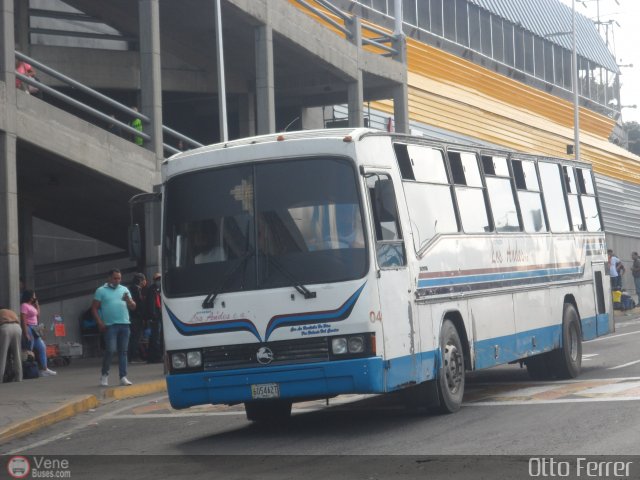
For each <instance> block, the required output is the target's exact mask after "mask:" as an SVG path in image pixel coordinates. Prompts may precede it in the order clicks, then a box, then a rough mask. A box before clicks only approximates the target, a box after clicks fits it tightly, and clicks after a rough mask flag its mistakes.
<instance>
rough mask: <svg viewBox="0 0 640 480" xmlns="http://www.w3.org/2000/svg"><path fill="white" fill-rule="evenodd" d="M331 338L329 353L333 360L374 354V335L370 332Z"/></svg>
mask: <svg viewBox="0 0 640 480" xmlns="http://www.w3.org/2000/svg"><path fill="white" fill-rule="evenodd" d="M330 338H331V351H330V355H331V356H332V357H333V360H346V359H349V358H362V357H367V356H374V355H375V354H376V335H375V333H373V332H370V333H355V334H353V335H344V336H339V337H330Z"/></svg>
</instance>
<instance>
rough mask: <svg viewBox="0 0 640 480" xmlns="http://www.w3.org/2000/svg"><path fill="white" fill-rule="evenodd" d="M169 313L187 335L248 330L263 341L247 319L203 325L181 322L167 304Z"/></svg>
mask: <svg viewBox="0 0 640 480" xmlns="http://www.w3.org/2000/svg"><path fill="white" fill-rule="evenodd" d="M165 308H166V310H167V313H168V314H169V319H170V320H171V323H173V326H174V327H175V328H176V330H177V331H178V332H179V333H180V334H182V335H186V336H190V335H206V334H209V333H221V332H240V331H247V332H250V333H252V334H253V335H254V336H255V337H256V338H257V339H258V341H260V342H261V341H262V338H260V334H259V333H258V330H257V328H256V326H255V325H254V324H253V323H252V322H251V321H250V320H247V319H239V320H231V321H224V322H218V323H207V324H202V325H197V324H196V325H190V324H187V323H183V322H181V321H180V320H179V319H178V317H177V316H176V315H175V314H174V313H173V312H172V311H171V310H169V308H168V307H167V306H166V305H165Z"/></svg>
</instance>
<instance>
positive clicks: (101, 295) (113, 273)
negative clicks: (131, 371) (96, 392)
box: [91, 269, 136, 387]
mask: <svg viewBox="0 0 640 480" xmlns="http://www.w3.org/2000/svg"><path fill="white" fill-rule="evenodd" d="M121 282H122V274H121V273H120V270H118V269H113V270H110V271H109V278H108V280H107V283H105V284H104V285H103V286H101V287H99V288H98V289H97V290H96V293H95V294H94V296H93V303H92V304H91V313H92V314H93V318H95V319H96V323H97V324H98V328H99V329H100V331H101V332H104V334H105V346H106V349H105V352H104V358H103V359H102V377H101V378H100V385H102V386H103V387H107V386H109V368H110V366H111V358H113V354H114V352H115V351H116V350H117V351H118V368H119V373H120V385H125V386H128V385H131V382H130V381H129V379H127V350H128V348H129V334H130V330H129V323H130V322H129V310H135V309H136V303H135V302H134V301H133V300H132V299H131V292H129V289H128V288H127V287H125V286H124V285H120V283H121Z"/></svg>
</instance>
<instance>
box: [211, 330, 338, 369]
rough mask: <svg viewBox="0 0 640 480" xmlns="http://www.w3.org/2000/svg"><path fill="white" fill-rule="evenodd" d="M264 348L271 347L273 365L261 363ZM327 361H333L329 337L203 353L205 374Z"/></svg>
mask: <svg viewBox="0 0 640 480" xmlns="http://www.w3.org/2000/svg"><path fill="white" fill-rule="evenodd" d="M261 347H267V348H269V349H270V350H271V351H272V352H273V361H271V362H270V363H268V364H262V363H260V362H258V359H257V355H256V354H257V353H258V350H259V349H260V348H261ZM327 360H329V342H328V339H327V337H316V338H305V339H303V340H284V341H280V342H267V343H248V344H241V345H223V346H219V347H208V348H204V349H203V350H202V363H203V366H204V369H205V371H211V370H228V369H231V368H252V367H263V366H264V367H266V366H273V365H286V364H293V363H301V362H305V363H309V362H324V361H327Z"/></svg>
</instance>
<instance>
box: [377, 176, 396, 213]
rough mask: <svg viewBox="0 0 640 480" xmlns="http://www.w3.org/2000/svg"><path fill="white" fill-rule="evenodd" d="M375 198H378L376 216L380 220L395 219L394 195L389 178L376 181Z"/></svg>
mask: <svg viewBox="0 0 640 480" xmlns="http://www.w3.org/2000/svg"><path fill="white" fill-rule="evenodd" d="M375 188H376V199H377V200H378V205H377V206H378V216H379V218H380V221H381V222H395V221H396V216H397V214H396V197H395V193H394V191H393V183H392V182H391V179H384V180H379V181H378V182H376V187H375Z"/></svg>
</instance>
